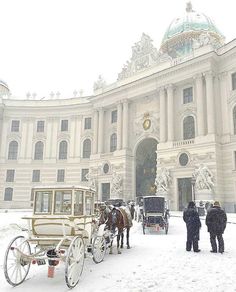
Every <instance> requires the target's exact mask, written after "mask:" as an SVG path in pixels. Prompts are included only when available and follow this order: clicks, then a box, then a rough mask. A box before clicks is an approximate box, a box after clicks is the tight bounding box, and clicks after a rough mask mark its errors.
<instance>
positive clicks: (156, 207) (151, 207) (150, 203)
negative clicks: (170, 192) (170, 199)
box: [143, 196, 165, 213]
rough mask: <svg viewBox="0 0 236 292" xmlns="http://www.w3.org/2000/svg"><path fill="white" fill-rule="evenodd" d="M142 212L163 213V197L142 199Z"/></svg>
mask: <svg viewBox="0 0 236 292" xmlns="http://www.w3.org/2000/svg"><path fill="white" fill-rule="evenodd" d="M143 208H144V212H149V213H163V212H164V211H165V198H164V197H156V196H155V197H144V198H143Z"/></svg>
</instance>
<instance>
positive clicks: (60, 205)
mask: <svg viewBox="0 0 236 292" xmlns="http://www.w3.org/2000/svg"><path fill="white" fill-rule="evenodd" d="M71 203H72V197H71V191H56V192H55V202H54V204H55V205H54V213H55V214H66V215H71V207H72V204H71Z"/></svg>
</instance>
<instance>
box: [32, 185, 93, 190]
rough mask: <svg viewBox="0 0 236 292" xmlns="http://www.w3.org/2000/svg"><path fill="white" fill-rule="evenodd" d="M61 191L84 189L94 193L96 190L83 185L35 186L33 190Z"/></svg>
mask: <svg viewBox="0 0 236 292" xmlns="http://www.w3.org/2000/svg"><path fill="white" fill-rule="evenodd" d="M49 189H53V190H60V189H63V190H64V189H67V190H72V189H82V190H87V191H94V192H95V189H93V188H91V187H88V186H83V185H50V186H42V185H40V186H34V187H33V188H32V190H49Z"/></svg>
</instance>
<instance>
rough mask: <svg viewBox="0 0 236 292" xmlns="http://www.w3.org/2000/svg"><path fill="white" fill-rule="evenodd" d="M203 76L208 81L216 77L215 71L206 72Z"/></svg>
mask: <svg viewBox="0 0 236 292" xmlns="http://www.w3.org/2000/svg"><path fill="white" fill-rule="evenodd" d="M203 76H204V77H205V78H206V79H210V78H213V77H214V76H215V73H214V72H213V71H211V70H209V71H206V72H204V73H203Z"/></svg>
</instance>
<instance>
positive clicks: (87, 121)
mask: <svg viewBox="0 0 236 292" xmlns="http://www.w3.org/2000/svg"><path fill="white" fill-rule="evenodd" d="M91 125H92V119H91V118H85V119H84V129H85V130H88V129H91V128H92V127H91Z"/></svg>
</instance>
